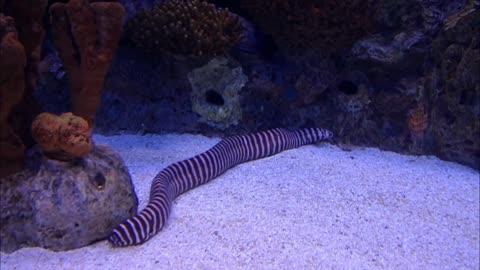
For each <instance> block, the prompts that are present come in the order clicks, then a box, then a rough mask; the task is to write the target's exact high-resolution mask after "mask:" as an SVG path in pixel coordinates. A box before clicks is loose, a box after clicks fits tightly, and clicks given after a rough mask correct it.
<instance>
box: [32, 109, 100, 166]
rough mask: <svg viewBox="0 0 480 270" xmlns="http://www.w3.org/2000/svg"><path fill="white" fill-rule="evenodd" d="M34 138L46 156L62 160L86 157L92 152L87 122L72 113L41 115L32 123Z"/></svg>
mask: <svg viewBox="0 0 480 270" xmlns="http://www.w3.org/2000/svg"><path fill="white" fill-rule="evenodd" d="M32 136H33V138H34V139H35V141H36V142H37V143H38V144H39V145H40V147H41V148H42V150H43V151H44V152H45V153H46V155H48V156H50V157H52V158H54V159H60V160H68V159H72V158H75V157H84V156H85V155H87V154H88V153H89V152H90V151H91V150H92V138H91V130H90V128H89V126H88V123H87V121H85V120H84V119H82V118H81V117H78V116H75V115H73V114H72V113H64V114H61V115H60V116H57V115H54V114H50V113H41V114H39V115H38V116H37V117H36V118H35V120H34V121H33V123H32Z"/></svg>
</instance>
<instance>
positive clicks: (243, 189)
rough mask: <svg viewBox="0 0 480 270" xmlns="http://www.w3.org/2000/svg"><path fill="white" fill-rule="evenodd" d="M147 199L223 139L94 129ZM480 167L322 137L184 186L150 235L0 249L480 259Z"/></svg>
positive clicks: (188, 262)
mask: <svg viewBox="0 0 480 270" xmlns="http://www.w3.org/2000/svg"><path fill="white" fill-rule="evenodd" d="M95 141H96V143H98V144H109V145H111V146H112V147H113V148H114V149H116V150H118V151H119V152H120V154H121V155H122V156H123V158H124V160H125V162H126V163H127V165H128V167H129V169H130V172H131V174H132V177H133V181H134V184H135V189H136V192H137V194H138V197H139V200H140V208H143V207H144V206H145V204H146V199H147V198H148V194H149V189H150V183H151V180H152V178H153V177H154V176H155V174H156V173H157V172H158V171H159V170H160V169H162V168H164V167H165V166H167V165H169V164H171V163H172V162H175V161H179V160H182V159H185V158H188V157H191V156H193V155H196V154H198V153H200V152H202V151H205V150H207V149H208V148H210V147H211V146H213V145H214V144H215V143H216V142H218V139H216V138H206V137H202V136H193V135H173V134H172V135H162V136H134V135H122V136H112V137H104V136H100V135H96V136H95ZM479 196H480V195H479V173H478V172H476V171H474V170H472V169H470V168H467V167H464V166H461V165H458V164H455V163H451V162H445V161H441V160H439V159H437V158H435V157H425V156H423V157H413V156H404V155H400V154H396V153H391V152H383V151H380V150H378V149H371V148H365V149H364V148H353V149H351V151H343V150H341V149H339V148H338V147H336V146H332V145H329V144H320V145H315V146H305V147H301V148H299V149H294V150H290V151H286V152H283V153H280V154H278V155H275V156H273V157H269V158H266V159H262V160H257V161H253V162H249V163H245V164H242V165H239V166H237V167H234V168H232V169H231V170H229V171H227V172H226V173H225V174H223V175H221V176H220V177H218V178H217V179H215V180H213V181H212V182H210V183H208V184H206V185H204V186H201V187H198V188H196V189H194V190H192V191H190V192H187V193H186V194H184V195H182V196H180V197H179V198H178V199H177V200H176V201H175V203H174V205H173V212H172V215H171V217H170V220H169V222H168V224H167V226H166V227H165V228H164V230H163V231H161V232H160V233H159V234H158V235H157V236H155V237H154V238H153V239H152V240H150V241H148V242H147V243H145V244H143V245H141V246H136V247H129V248H123V249H114V248H112V247H111V246H110V245H109V244H108V243H107V242H105V241H102V242H98V243H96V244H94V245H91V246H88V247H84V248H80V249H77V250H72V251H68V252H51V251H48V250H43V249H40V248H25V249H21V250H19V251H17V252H14V253H12V254H5V253H1V265H0V269H2V270H7V269H242V268H243V269H246V268H248V269H326V268H329V269H347V268H348V269H478V268H479V252H480V251H479V249H480V248H479V230H480V228H479V227H480V225H479V210H480V209H479V200H480V199H479Z"/></svg>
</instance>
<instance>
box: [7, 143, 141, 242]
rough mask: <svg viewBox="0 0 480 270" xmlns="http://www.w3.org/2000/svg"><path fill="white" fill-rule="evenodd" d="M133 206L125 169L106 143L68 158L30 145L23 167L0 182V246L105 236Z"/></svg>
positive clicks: (130, 213)
mask: <svg viewBox="0 0 480 270" xmlns="http://www.w3.org/2000/svg"><path fill="white" fill-rule="evenodd" d="M137 206H138V199H137V197H136V194H135V192H134V189H133V185H132V181H131V177H130V174H129V172H128V169H127V167H126V166H125V164H124V163H123V161H122V159H121V158H120V156H119V155H118V154H116V153H115V152H114V151H113V150H112V149H110V148H109V147H107V146H95V147H94V149H93V151H92V152H91V153H90V154H88V155H87V156H86V157H85V158H77V159H74V160H71V161H58V160H53V159H49V158H47V157H46V156H44V155H43V152H42V151H41V150H40V149H39V148H38V147H34V148H32V149H31V150H30V151H29V153H28V158H27V164H26V168H25V169H24V170H22V171H21V172H19V173H16V174H13V175H10V176H8V177H6V178H4V179H3V180H2V185H1V196H0V222H1V224H2V226H1V229H0V237H1V246H0V248H1V251H4V252H13V251H15V250H17V249H20V248H23V247H28V246H38V247H43V248H48V249H52V250H55V251H62V250H69V249H74V248H79V247H82V246H86V245H88V244H91V243H92V242H95V241H97V240H101V239H103V238H105V237H107V236H108V235H109V234H110V232H111V231H112V230H113V228H114V227H115V226H116V225H117V224H118V223H120V222H122V221H124V220H125V219H126V218H128V217H130V216H132V215H133V214H135V213H136V211H137Z"/></svg>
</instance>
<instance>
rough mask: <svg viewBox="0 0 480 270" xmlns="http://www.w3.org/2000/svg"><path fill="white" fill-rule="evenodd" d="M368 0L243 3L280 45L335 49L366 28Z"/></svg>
mask: <svg viewBox="0 0 480 270" xmlns="http://www.w3.org/2000/svg"><path fill="white" fill-rule="evenodd" d="M368 2H369V1H368V0H347V1H334V0H329V1H327V0H315V1H310V0H271V1H258V0H245V1H243V3H244V4H243V5H244V7H245V9H246V10H247V11H248V13H249V14H250V15H251V16H252V17H253V20H254V21H255V22H256V23H257V24H259V25H260V27H261V28H262V29H263V31H265V32H267V33H269V34H271V35H272V36H273V38H274V39H275V41H276V43H277V44H278V45H279V47H281V48H285V49H289V50H295V49H299V50H302V49H311V48H319V49H322V50H328V51H331V50H336V49H338V48H342V47H347V46H350V45H351V44H352V43H353V42H354V41H356V40H357V39H358V38H360V37H361V36H363V35H364V34H365V33H366V32H367V31H368V30H369V28H370V26H371V22H370V18H369V17H370V16H369V8H368Z"/></svg>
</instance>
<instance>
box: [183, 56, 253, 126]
mask: <svg viewBox="0 0 480 270" xmlns="http://www.w3.org/2000/svg"><path fill="white" fill-rule="evenodd" d="M188 80H189V82H190V85H191V86H192V95H191V98H192V109H193V111H194V112H196V113H197V114H199V115H200V116H201V121H203V122H206V123H207V124H208V125H210V126H213V127H216V128H219V129H226V128H228V127H229V126H232V125H237V124H238V121H239V120H240V119H241V118H242V109H241V106H240V90H241V89H242V87H243V86H244V85H245V83H246V82H247V76H245V75H244V74H243V71H242V67H241V66H240V65H239V64H237V63H235V62H233V61H231V60H229V59H227V58H225V57H216V58H214V59H212V60H211V61H210V62H209V63H208V64H207V65H205V66H203V67H200V68H198V69H194V70H193V71H192V72H190V73H189V74H188Z"/></svg>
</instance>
